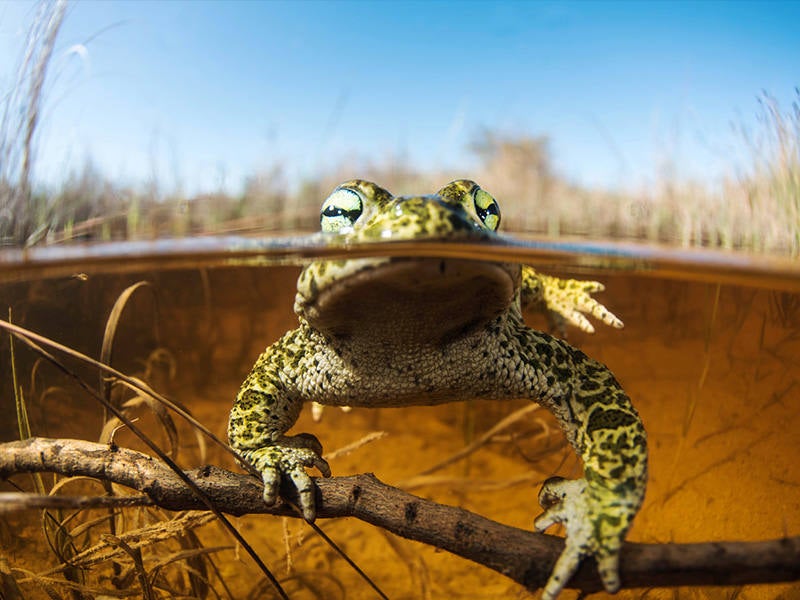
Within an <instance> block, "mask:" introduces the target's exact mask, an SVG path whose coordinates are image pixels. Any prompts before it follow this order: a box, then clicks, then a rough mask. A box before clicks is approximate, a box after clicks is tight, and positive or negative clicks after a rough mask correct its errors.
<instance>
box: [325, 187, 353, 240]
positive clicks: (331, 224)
mask: <svg viewBox="0 0 800 600" xmlns="http://www.w3.org/2000/svg"><path fill="white" fill-rule="evenodd" d="M363 211H364V202H363V200H362V199H361V194H359V193H358V192H357V191H355V190H352V189H350V188H338V189H336V190H334V191H333V193H332V194H331V195H330V196H328V198H327V199H326V200H325V202H323V203H322V210H321V211H320V214H319V223H320V226H321V227H322V231H324V232H326V233H339V232H343V231H345V230H348V229H352V227H353V224H354V223H355V222H356V220H357V219H358V217H360V216H361V213H362V212H363Z"/></svg>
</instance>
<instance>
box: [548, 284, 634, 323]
mask: <svg viewBox="0 0 800 600" xmlns="http://www.w3.org/2000/svg"><path fill="white" fill-rule="evenodd" d="M539 277H541V279H542V283H543V284H544V285H543V294H544V301H545V304H546V306H547V309H548V310H550V311H551V312H553V313H555V314H556V315H559V316H560V317H563V318H564V319H566V320H567V321H568V322H569V323H571V324H572V325H574V326H575V327H578V328H579V329H581V330H583V331H585V332H587V333H594V326H593V325H592V324H591V323H590V322H589V319H587V318H586V315H591V316H593V317H594V318H595V319H598V320H599V321H602V322H603V323H605V324H606V325H610V326H611V327H614V328H616V329H621V328H622V327H623V323H622V321H621V320H620V319H619V318H618V317H617V316H616V315H615V314H614V313H612V312H611V311H610V310H608V309H607V308H606V307H605V306H603V304H601V303H600V302H598V301H597V300H595V299H594V298H592V294H593V293H595V292H602V291H603V290H604V289H606V288H605V286H604V285H603V284H602V283H600V282H599V281H583V280H579V279H559V278H558V277H551V276H549V275H542V274H541V273H540V274H539ZM584 313H585V314H584Z"/></svg>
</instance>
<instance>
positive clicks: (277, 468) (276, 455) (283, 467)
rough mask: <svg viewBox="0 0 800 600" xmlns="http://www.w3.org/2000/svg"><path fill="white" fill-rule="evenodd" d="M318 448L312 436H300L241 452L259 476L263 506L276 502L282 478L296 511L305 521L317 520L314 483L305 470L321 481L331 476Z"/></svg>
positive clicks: (329, 469)
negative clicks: (294, 497) (296, 500)
mask: <svg viewBox="0 0 800 600" xmlns="http://www.w3.org/2000/svg"><path fill="white" fill-rule="evenodd" d="M321 454H322V444H320V443H319V440H318V439H317V438H316V437H314V436H313V435H310V434H307V433H301V434H299V435H295V436H283V437H281V438H279V439H278V440H276V441H275V442H274V445H272V446H264V447H262V448H257V449H255V450H245V451H243V452H242V456H243V457H244V458H245V459H246V460H247V461H248V462H249V463H250V464H251V465H252V466H253V467H254V468H255V469H256V470H257V471H258V472H259V473H261V478H262V480H263V482H264V502H265V503H266V504H267V505H268V506H272V505H273V504H275V502H276V501H277V499H278V492H279V491H280V484H281V478H282V477H288V478H289V479H290V480H291V482H292V484H293V485H294V487H295V489H297V495H298V497H299V499H300V510H301V511H302V512H303V518H304V519H305V520H306V521H309V522H310V521H313V520H314V519H315V518H316V516H317V509H316V504H315V502H314V482H313V481H312V480H311V477H309V476H308V473H306V467H316V468H317V469H319V471H320V473H322V476H323V477H330V476H331V468H330V466H329V465H328V463H327V461H326V460H325V459H324V458H322V456H321Z"/></svg>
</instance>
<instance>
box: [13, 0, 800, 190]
mask: <svg viewBox="0 0 800 600" xmlns="http://www.w3.org/2000/svg"><path fill="white" fill-rule="evenodd" d="M34 11H35V5H34V4H32V3H30V2H22V1H11V2H6V3H0V92H2V93H6V92H7V90H8V89H9V86H11V85H12V84H13V81H14V79H13V69H14V66H15V64H16V61H17V58H18V56H19V53H20V50H21V48H22V43H23V40H24V35H25V31H26V28H27V26H28V23H29V22H30V19H31V18H32V15H33V14H34ZM798 23H800V3H788V2H786V3H768V2H756V3H746V2H698V3H692V2H620V3H605V2H577V3H550V2H530V3H525V2H492V3H483V2H422V1H419V2H399V1H398V2H333V1H330V2H311V1H304V2H277V1H276V2H264V3H256V2H244V3H213V2H197V3H195V2H159V3H156V2H89V1H84V2H74V3H72V4H70V7H69V12H68V16H67V19H66V21H65V23H64V27H63V29H62V32H61V35H60V38H59V44H58V47H57V50H56V55H55V57H54V61H53V67H52V72H51V75H52V76H53V77H52V78H51V80H50V85H49V88H48V91H47V96H46V101H45V114H44V121H43V124H42V128H41V131H40V135H39V138H38V162H37V167H36V168H37V170H36V176H37V178H38V179H39V180H40V181H44V182H48V183H57V182H58V181H59V180H61V179H63V178H64V177H65V176H66V174H67V173H68V172H69V171H70V170H71V169H79V168H80V167H81V166H82V164H83V163H84V161H85V160H86V158H87V157H90V158H91V159H92V160H93V161H94V162H95V163H96V164H97V166H98V167H99V168H100V169H101V170H102V171H103V172H104V173H105V174H106V175H107V176H109V177H110V178H111V179H113V180H116V181H119V182H123V183H134V184H136V183H141V182H145V181H147V179H148V178H150V177H151V176H153V174H155V176H156V177H157V178H158V180H159V182H160V183H161V185H162V186H164V187H166V188H170V187H173V186H180V188H181V189H182V190H183V191H184V192H186V193H194V192H198V191H206V190H211V189H215V188H216V187H218V186H219V185H220V183H221V182H223V183H224V185H225V186H226V187H227V188H228V189H229V190H232V191H236V190H237V189H240V186H241V183H242V181H243V179H244V177H246V176H247V175H249V174H252V173H255V172H257V171H259V170H261V169H266V168H268V167H269V166H271V165H273V164H275V163H280V164H282V165H283V166H284V167H285V168H286V171H287V174H288V177H289V179H290V184H291V183H292V182H297V181H299V180H300V179H301V178H302V177H306V176H313V175H314V174H316V173H318V172H320V170H323V169H327V168H332V167H334V166H336V165H339V164H342V163H344V162H346V161H350V162H352V161H353V160H354V159H361V160H372V161H375V162H380V161H382V160H389V159H390V158H391V157H392V156H398V155H402V156H405V157H406V158H407V159H408V160H409V161H410V162H411V163H412V164H413V165H415V166H418V167H421V168H425V167H431V168H437V167H440V166H445V167H450V168H455V169H460V170H463V173H464V175H469V169H470V168H471V167H472V166H474V164H475V158H474V157H473V156H472V155H471V154H470V153H469V151H468V148H467V146H468V144H469V143H470V142H471V141H472V140H474V139H475V136H476V135H477V134H478V132H479V131H480V130H481V128H482V127H488V128H492V129H495V130H499V131H503V132H506V133H515V134H524V133H528V134H533V135H538V134H546V135H548V136H550V138H551V140H552V149H553V159H554V163H555V166H556V169H557V171H558V172H559V173H561V174H562V175H564V176H565V177H567V178H569V179H571V180H573V181H575V182H578V183H582V184H585V185H591V186H605V187H620V186H624V187H635V186H638V185H642V184H646V183H647V182H648V181H653V180H654V179H656V178H657V177H658V176H659V173H660V169H661V166H662V165H663V164H664V162H665V161H667V162H669V163H671V164H673V165H674V166H675V168H676V169H677V172H678V174H679V175H681V176H683V177H694V178H699V179H704V180H707V181H712V180H713V179H714V178H715V177H718V176H719V174H720V173H722V172H725V171H726V170H730V169H733V168H735V167H736V165H737V161H739V160H741V157H740V153H739V151H740V150H741V148H742V145H743V144H742V140H741V137H740V136H738V135H736V134H735V133H734V132H733V131H732V125H733V124H736V125H741V126H744V127H747V128H754V127H755V126H756V125H755V122H756V115H757V112H758V103H757V97H758V96H759V94H760V93H761V91H762V90H766V91H767V92H769V93H770V94H771V95H773V96H774V97H776V98H777V99H778V100H779V101H780V102H781V104H782V105H783V107H784V108H785V109H787V110H788V108H789V106H790V104H791V102H792V101H793V100H796V99H797V95H796V92H795V87H796V86H798V85H800V29H798ZM76 48H85V52H84V51H83V50H81V51H80V52H76V51H75V50H76ZM352 175H358V173H353V174H352Z"/></svg>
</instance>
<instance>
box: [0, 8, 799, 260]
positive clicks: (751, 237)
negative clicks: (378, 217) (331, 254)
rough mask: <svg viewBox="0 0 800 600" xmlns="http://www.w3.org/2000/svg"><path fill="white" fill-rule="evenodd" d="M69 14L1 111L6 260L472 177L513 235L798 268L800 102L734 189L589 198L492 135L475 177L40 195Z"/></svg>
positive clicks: (249, 225)
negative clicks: (51, 100)
mask: <svg viewBox="0 0 800 600" xmlns="http://www.w3.org/2000/svg"><path fill="white" fill-rule="evenodd" d="M66 6H67V4H66V2H65V1H64V0H52V1H50V2H42V3H41V4H39V5H38V10H37V13H36V15H35V17H34V21H33V23H32V25H31V28H30V30H29V32H28V37H27V41H26V47H25V49H24V52H23V53H22V57H21V59H20V62H19V67H18V70H17V74H16V81H15V84H14V86H13V88H12V89H11V90H10V91H9V92H8V93H7V94H5V95H4V96H2V99H1V100H0V116H1V117H2V121H0V247H2V246H17V247H20V246H23V247H27V246H33V245H37V244H53V243H66V242H70V241H109V240H121V239H153V238H156V237H183V236H186V235H206V234H219V233H231V232H237V233H266V232H270V231H284V232H285V231H304V230H316V229H317V226H318V218H319V217H318V210H319V206H320V203H321V201H322V199H324V198H325V197H326V196H327V194H328V193H329V192H330V190H331V189H333V187H335V186H336V185H337V184H338V183H340V182H341V181H344V180H347V179H351V178H353V177H355V176H357V177H360V178H366V179H372V180H374V181H376V182H379V183H380V185H382V186H383V187H386V188H388V189H389V190H391V191H392V192H393V193H395V194H402V193H412V192H413V193H420V192H426V191H434V190H436V189H439V188H440V187H441V186H442V185H444V184H445V183H446V182H447V181H450V180H451V179H456V178H461V177H469V178H471V179H474V180H476V181H478V182H479V183H480V184H481V186H483V187H485V188H486V189H487V190H490V191H491V193H492V194H493V195H495V196H496V197H497V198H498V199H500V201H501V203H502V206H503V211H504V214H503V230H504V231H506V232H510V233H514V232H517V233H521V232H522V233H531V234H544V235H547V236H548V237H551V238H558V237H559V236H579V237H586V238H603V239H622V240H640V241H647V242H659V243H666V244H670V245H674V246H679V247H707V248H721V249H736V250H743V251H748V252H755V253H768V254H777V255H788V256H793V257H794V256H798V255H800V89H796V90H795V100H794V101H793V102H792V103H791V106H790V107H788V108H786V107H782V106H780V104H779V103H778V101H777V100H776V99H775V98H774V97H772V96H771V95H769V93H768V92H762V93H761V95H760V97H759V98H758V116H759V127H758V130H757V131H753V132H750V131H744V130H740V131H739V137H740V139H741V140H742V145H743V147H744V150H745V153H746V155H747V156H748V157H749V158H748V162H749V164H748V166H747V167H746V168H744V169H743V170H742V172H740V173H735V174H730V175H728V176H727V177H724V178H723V179H722V181H713V182H698V181H688V180H681V178H680V177H678V176H676V175H670V174H669V171H670V169H669V168H666V169H664V172H665V174H664V175H663V176H662V177H660V178H659V181H657V182H656V183H655V184H653V185H651V186H650V187H648V188H647V189H642V190H640V191H629V190H625V191H622V190H597V189H587V188H584V187H580V186H577V185H574V184H571V183H570V182H568V181H567V180H566V179H565V178H563V177H562V176H560V175H559V174H558V173H556V171H555V170H554V168H553V166H552V162H551V156H550V152H549V140H548V138H547V137H546V136H541V135H532V134H529V133H527V132H513V133H502V132H497V131H493V130H488V129H486V130H483V131H480V132H478V133H477V134H476V136H475V137H474V141H473V144H472V145H471V148H470V149H471V150H472V152H473V153H474V155H475V156H476V157H477V158H478V161H477V167H476V168H474V169H472V170H471V171H470V173H463V172H447V171H443V170H436V169H430V170H425V171H421V170H418V169H415V168H413V167H411V166H409V165H408V163H407V162H406V161H404V160H402V159H388V160H384V161H383V162H377V163H371V162H367V161H362V162H359V161H351V162H350V163H347V162H342V164H340V165H339V166H338V167H335V168H332V169H330V170H329V171H327V172H323V173H320V174H318V175H317V176H315V177H313V178H308V179H306V180H304V181H301V182H299V184H298V185H290V184H289V182H288V181H287V178H286V175H285V169H284V167H283V165H281V164H280V163H278V162H275V163H273V164H271V165H269V166H267V167H265V168H263V169H262V170H260V171H259V172H257V173H254V174H252V175H251V176H250V177H248V178H247V180H246V181H245V184H244V186H243V191H242V192H241V193H240V194H237V195H232V194H229V193H226V192H224V191H217V192H210V193H205V194H201V195H197V196H194V197H187V196H186V195H183V194H181V193H179V192H175V191H166V190H164V189H163V186H160V185H159V182H158V181H151V182H148V183H145V184H143V185H141V186H138V187H134V186H126V185H121V184H119V183H117V182H114V181H113V180H111V179H109V178H108V177H107V176H106V175H105V174H103V173H102V172H101V171H100V170H99V169H98V168H97V167H96V166H95V165H94V164H93V163H92V162H91V160H90V159H88V160H87V161H86V162H85V163H84V164H83V166H82V168H80V169H79V170H77V171H73V172H72V173H71V174H69V175H68V176H67V178H66V179H65V181H64V182H63V183H62V184H61V185H60V186H59V187H58V188H57V189H51V188H48V187H46V186H43V185H39V184H37V183H36V181H35V178H34V176H33V171H34V169H33V167H34V165H35V155H36V152H35V151H36V139H37V135H36V134H37V130H38V128H39V126H40V122H41V117H42V99H43V96H44V94H45V93H46V91H47V85H46V83H47V77H48V66H49V65H50V62H51V57H52V54H53V49H54V47H55V43H56V40H57V37H58V32H59V29H60V27H61V24H62V23H63V20H64V18H65V15H66ZM56 76H57V74H56ZM740 129H741V128H740Z"/></svg>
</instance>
